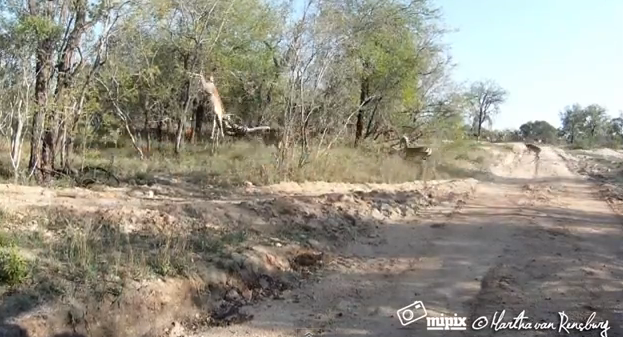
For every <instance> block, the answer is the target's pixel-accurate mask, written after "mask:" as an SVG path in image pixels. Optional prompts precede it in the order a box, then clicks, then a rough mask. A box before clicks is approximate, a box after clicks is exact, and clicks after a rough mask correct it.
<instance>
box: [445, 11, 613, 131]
mask: <svg viewBox="0 0 623 337" xmlns="http://www.w3.org/2000/svg"><path fill="white" fill-rule="evenodd" d="M436 4H437V5H439V6H441V7H442V10H443V13H444V14H443V15H444V21H445V23H446V25H448V26H449V27H450V28H456V29H458V30H459V31H458V32H457V33H452V34H450V35H449V36H448V37H447V38H446V42H447V43H449V44H450V46H451V54H452V55H453V58H454V60H455V62H456V63H458V67H457V69H456V70H455V74H454V77H455V79H456V80H457V81H474V80H484V79H492V80H494V81H496V82H497V83H498V84H499V85H500V86H502V87H503V88H505V89H506V90H507V91H508V92H509V96H508V100H507V102H506V103H505V104H503V105H502V106H501V107H500V110H501V112H500V114H499V115H497V117H496V118H495V119H494V123H493V127H494V128H495V129H504V128H513V129H516V128H518V127H519V126H520V125H521V124H523V123H525V122H528V121H531V120H545V121H547V122H549V123H550V124H552V125H553V126H555V127H559V126H560V118H559V112H560V111H561V110H563V109H564V108H565V106H567V105H572V104H574V103H579V104H581V105H583V106H585V105H589V104H592V103H596V104H600V105H601V106H604V107H605V108H606V109H608V112H609V114H610V115H612V116H618V114H619V112H620V111H623V0H595V1H593V2H590V1H586V0H437V1H436Z"/></svg>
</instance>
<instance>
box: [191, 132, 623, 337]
mask: <svg viewBox="0 0 623 337" xmlns="http://www.w3.org/2000/svg"><path fill="white" fill-rule="evenodd" d="M522 150H523V147H522V145H521V144H513V153H510V154H508V156H507V158H506V160H505V159H504V158H502V160H501V162H500V164H499V165H498V166H497V167H494V168H493V169H492V171H491V174H490V175H489V179H488V181H483V182H480V183H478V184H477V185H476V188H475V192H474V193H473V194H472V195H471V197H470V198H465V199H461V201H460V202H457V203H455V204H454V205H449V204H446V205H436V206H432V207H430V208H428V209H427V210H426V211H423V212H422V213H421V214H420V215H419V216H418V217H414V218H404V219H400V220H397V221H391V222H385V223H384V224H383V226H381V227H380V228H379V231H378V233H377V235H378V237H377V240H373V241H369V240H355V242H354V243H352V244H350V245H348V246H344V247H342V248H341V249H340V250H339V251H338V252H337V253H336V255H337V257H336V259H335V260H334V261H333V262H332V263H329V264H328V265H327V268H326V270H325V271H324V272H323V275H322V277H321V279H320V280H318V282H316V283H315V284H313V285H310V286H308V287H305V288H303V289H301V290H299V291H298V292H297V294H296V297H295V298H286V300H285V301H280V302H265V303H262V304H258V305H257V306H254V307H251V308H250V309H249V310H250V311H252V312H254V313H255V314H256V316H255V319H254V320H253V321H249V322H247V323H245V324H241V325H237V326H231V327H228V328H220V329H212V330H209V331H204V332H202V333H198V334H197V335H196V336H197V337H198V336H230V335H231V334H235V335H245V334H246V335H254V336H267V337H268V336H270V337H272V336H301V335H304V334H305V333H311V334H313V335H314V336H340V337H345V336H353V335H371V336H404V337H406V336H414V335H417V336H439V334H440V332H439V331H429V330H427V329H426V323H425V320H420V321H417V322H415V323H413V324H410V325H408V326H404V327H403V326H401V324H400V322H399V320H398V318H397V312H396V311H397V310H398V309H400V308H402V307H404V306H407V305H409V304H411V303H413V302H414V301H418V300H419V301H422V302H423V303H424V305H425V307H426V310H427V314H428V316H429V317H431V316H440V315H441V314H444V315H446V316H452V315H453V314H454V313H457V314H458V316H466V317H468V318H469V319H468V324H471V323H472V322H473V321H474V319H475V318H477V317H479V316H487V317H488V319H489V320H491V319H492V315H493V314H494V313H495V312H496V311H498V313H499V312H500V311H501V310H506V318H505V319H504V321H510V319H511V318H512V317H514V316H516V315H518V314H519V313H520V312H521V311H522V310H525V311H526V316H528V317H529V319H530V321H532V322H552V323H554V324H557V323H559V320H560V318H559V312H563V311H564V312H565V314H566V315H567V316H568V317H569V320H570V322H577V323H580V322H585V321H586V320H587V319H588V318H589V316H590V315H591V313H592V312H595V313H596V316H595V317H596V318H595V322H596V323H597V322H602V321H605V320H609V327H610V330H609V331H608V333H609V334H608V335H618V334H620V332H621V323H620V320H619V319H618V315H619V313H620V312H621V310H622V309H623V308H621V302H620V301H621V300H622V299H623V298H622V297H623V295H622V294H623V292H622V290H623V289H622V288H623V287H622V285H621V283H620V281H619V280H620V279H621V277H623V275H622V272H621V270H623V268H622V267H623V265H622V264H621V262H620V258H618V257H619V256H621V254H622V253H623V250H622V248H621V245H620V244H619V242H620V238H621V229H620V225H619V224H620V221H619V217H618V216H617V214H615V213H614V212H613V211H612V210H611V209H610V208H609V207H608V205H607V204H606V203H605V202H604V201H603V200H602V199H601V198H600V195H599V193H598V189H597V188H596V186H595V185H594V184H593V182H592V181H590V180H589V179H587V178H585V177H583V176H580V175H578V174H576V173H575V172H573V171H572V170H570V169H569V167H568V165H567V163H566V162H565V160H563V158H565V156H567V157H569V158H571V156H569V155H567V154H566V153H564V152H563V151H562V150H559V149H556V148H550V147H544V148H543V152H542V153H541V159H540V161H538V162H533V157H532V156H531V155H529V154H524V153H522ZM500 151H502V150H501V149H500ZM569 331H570V333H569V335H571V336H598V335H599V334H600V333H601V330H599V329H594V330H591V331H578V330H577V329H576V330H574V329H573V328H570V330H569ZM455 333H456V334H457V335H460V334H461V332H455ZM464 335H465V336H473V335H487V336H489V335H490V336H493V335H506V336H508V335H513V336H528V335H529V336H534V335H539V336H550V335H551V336H554V335H558V332H557V331H553V330H552V331H534V330H532V331H526V330H523V331H518V330H512V329H501V330H499V331H494V330H493V328H491V326H489V327H488V328H485V329H482V330H480V331H473V330H471V329H469V328H468V330H467V331H465V334H464Z"/></svg>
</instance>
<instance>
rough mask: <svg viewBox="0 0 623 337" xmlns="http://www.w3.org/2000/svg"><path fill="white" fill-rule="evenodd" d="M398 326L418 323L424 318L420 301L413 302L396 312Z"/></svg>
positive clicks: (423, 309) (424, 313)
mask: <svg viewBox="0 0 623 337" xmlns="http://www.w3.org/2000/svg"><path fill="white" fill-rule="evenodd" d="M396 314H397V315H398V319H399V320H400V324H402V326H407V325H409V324H411V323H413V322H415V321H419V320H421V319H422V318H424V317H426V315H427V313H426V308H425V307H424V303H422V301H415V302H413V303H411V304H409V305H407V306H406V307H404V308H400V309H398V310H397V311H396Z"/></svg>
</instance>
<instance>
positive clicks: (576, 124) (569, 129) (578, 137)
mask: <svg viewBox="0 0 623 337" xmlns="http://www.w3.org/2000/svg"><path fill="white" fill-rule="evenodd" d="M560 120H561V122H562V128H561V134H562V136H563V137H564V138H565V139H566V140H567V142H569V143H570V144H573V145H578V146H592V145H595V144H596V143H599V142H602V141H604V140H605V138H604V137H605V136H606V131H607V127H608V122H609V118H608V116H607V113H606V109H605V108H603V107H601V106H600V105H598V104H591V105H589V106H587V107H582V106H581V105H580V104H574V105H572V106H570V107H566V108H565V110H564V111H563V112H561V113H560Z"/></svg>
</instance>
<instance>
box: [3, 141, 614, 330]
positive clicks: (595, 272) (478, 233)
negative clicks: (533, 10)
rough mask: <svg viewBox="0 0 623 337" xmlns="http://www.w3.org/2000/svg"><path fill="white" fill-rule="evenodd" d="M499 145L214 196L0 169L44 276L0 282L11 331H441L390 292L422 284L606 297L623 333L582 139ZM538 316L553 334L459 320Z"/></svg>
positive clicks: (11, 219) (531, 297) (490, 301)
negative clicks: (415, 168)
mask: <svg viewBox="0 0 623 337" xmlns="http://www.w3.org/2000/svg"><path fill="white" fill-rule="evenodd" d="M489 151H490V152H491V154H492V157H495V158H498V159H497V164H496V165H494V166H493V167H492V168H491V170H490V172H488V174H486V175H481V178H482V181H476V180H473V179H466V180H450V181H429V182H427V183H409V184H402V185H372V184H370V185H351V184H329V183H304V184H293V183H283V184H279V185H273V186H268V187H248V188H246V189H245V190H241V191H235V193H231V196H230V197H227V198H224V197H223V198H218V199H216V198H215V199H213V200H205V199H201V198H196V197H193V196H192V195H191V194H190V193H189V194H183V193H172V191H170V190H168V188H167V187H166V186H156V187H152V188H150V189H149V190H146V191H138V192H137V191H127V190H125V189H108V190H102V191H100V192H94V191H86V190H76V189H74V190H57V191H52V190H47V189H42V188H30V187H14V186H4V187H0V192H1V193H2V194H1V195H2V198H0V202H2V204H3V209H4V210H5V211H4V213H3V214H4V218H5V220H6V221H5V223H6V224H7V225H6V226H5V227H6V228H9V229H10V230H11V231H13V232H19V233H21V234H20V235H18V236H15V237H12V240H14V241H15V242H17V243H20V244H21V246H20V251H21V253H22V255H23V256H27V257H30V258H31V260H32V261H33V262H34V263H36V266H37V268H35V272H34V274H33V275H32V276H31V280H37V281H38V282H39V284H41V286H38V287H37V286H35V285H34V284H32V283H31V284H28V283H26V284H22V285H20V286H18V287H16V288H13V289H11V290H8V289H5V290H3V293H2V296H3V297H2V298H3V301H2V305H1V306H2V308H1V309H3V310H4V311H3V313H2V314H1V315H0V318H1V321H2V323H3V324H4V327H5V334H8V332H7V331H8V330H11V329H12V331H13V332H16V331H18V330H19V329H22V330H25V331H27V332H28V334H29V336H30V337H38V336H44V337H48V336H51V335H53V334H55V333H61V332H73V331H75V332H77V333H80V334H82V335H84V336H168V337H181V336H196V337H200V336H217V337H219V336H231V335H249V336H265V337H273V336H274V337H276V336H303V335H305V333H311V334H313V335H314V336H320V335H322V336H340V337H342V336H343V337H345V336H353V335H372V336H390V337H392V336H405V337H406V336H413V335H417V336H429V335H430V336H439V333H440V332H438V331H428V330H426V324H425V320H421V321H418V322H415V323H413V324H410V325H408V326H405V327H403V326H401V324H400V322H399V320H398V318H397V317H396V310H397V309H400V308H402V307H404V306H406V305H408V304H410V303H413V302H414V301H418V300H419V301H422V302H423V303H424V305H425V306H426V309H427V313H428V316H439V315H441V314H444V315H453V314H454V313H457V314H458V316H467V317H469V318H470V319H474V318H475V317H478V316H482V315H488V316H489V317H490V316H491V315H493V313H494V312H495V311H499V310H502V309H505V310H507V314H506V315H507V316H508V317H510V316H515V315H517V314H518V313H519V312H520V311H521V310H526V313H527V316H529V317H530V318H531V319H532V318H533V319H534V320H535V321H553V322H557V319H558V316H557V315H558V312H559V311H565V312H566V313H567V314H568V316H569V317H570V319H571V320H572V321H573V320H576V321H582V320H586V318H588V316H589V315H590V313H591V312H596V313H597V316H596V317H597V318H596V320H605V319H609V320H610V325H611V330H610V331H609V335H617V332H619V331H620V329H621V327H620V326H619V325H620V323H619V322H620V320H615V319H616V317H617V315H618V314H617V313H618V312H620V311H619V310H621V309H622V308H621V304H620V300H621V299H622V298H621V297H622V296H623V295H621V294H623V292H622V290H623V289H621V288H622V287H621V284H620V282H619V281H617V280H620V279H621V277H623V275H621V274H622V272H621V270H623V266H622V265H621V263H620V262H619V260H620V259H619V258H617V257H619V256H622V255H623V250H622V248H620V247H621V246H620V244H619V241H620V237H621V231H620V227H619V219H618V216H617V215H616V214H615V213H614V212H613V211H612V209H611V208H610V207H608V204H607V203H605V202H604V201H602V199H601V194H600V193H599V190H598V188H597V187H596V185H595V184H594V182H593V181H591V180H590V179H587V178H585V177H583V176H581V175H578V174H577V173H575V172H574V171H573V170H569V167H572V166H573V165H572V163H573V161H574V160H577V158H576V157H575V156H572V155H570V154H568V153H566V152H564V151H562V150H560V149H556V148H549V147H544V148H543V152H542V153H541V159H540V160H539V161H536V162H535V161H533V157H532V155H531V154H528V153H524V147H523V145H521V144H510V145H508V144H507V145H504V146H498V145H492V146H490V149H489ZM181 195H184V196H183V197H182V196H181ZM50 207H53V208H54V211H50ZM41 212H47V213H46V214H47V216H46V217H44V218H42V217H41ZM33 214H36V215H37V216H33ZM33 233H34V234H33ZM1 241H2V240H0V242H1ZM43 272H45V273H47V274H46V275H47V276H45V277H44V276H43V274H42V273H43ZM103 275H106V277H103ZM299 285H302V287H299ZM9 309H10V310H9ZM18 328H19V329H18ZM549 332H553V331H549ZM571 332H572V333H571V335H577V336H588V335H590V334H589V332H583V333H579V332H577V331H576V332H574V331H571ZM534 333H536V334H539V333H540V334H541V335H547V334H544V332H535V331H531V332H527V331H515V330H502V331H497V332H494V331H493V330H491V329H483V330H481V331H479V332H474V331H470V330H468V331H467V332H466V336H472V335H474V334H483V335H493V334H496V335H500V334H501V335H518V336H519V335H521V336H524V335H534ZM590 333H592V334H593V335H595V336H597V335H598V333H599V331H591V332H590ZM456 334H460V332H457V333H456Z"/></svg>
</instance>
